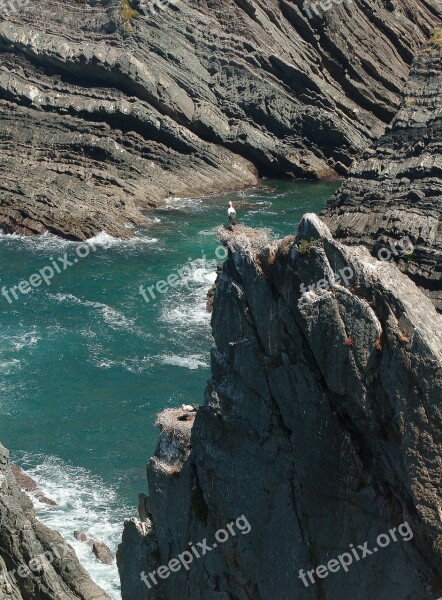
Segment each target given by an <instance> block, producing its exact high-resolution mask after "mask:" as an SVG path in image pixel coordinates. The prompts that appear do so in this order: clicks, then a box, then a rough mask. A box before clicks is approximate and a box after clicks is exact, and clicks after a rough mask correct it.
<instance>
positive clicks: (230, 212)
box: [227, 202, 236, 225]
mask: <svg viewBox="0 0 442 600" xmlns="http://www.w3.org/2000/svg"><path fill="white" fill-rule="evenodd" d="M229 204H230V206H229V208H228V210H227V214H228V216H229V221H230V224H231V225H236V210H235V209H234V208H233V204H232V203H231V202H229Z"/></svg>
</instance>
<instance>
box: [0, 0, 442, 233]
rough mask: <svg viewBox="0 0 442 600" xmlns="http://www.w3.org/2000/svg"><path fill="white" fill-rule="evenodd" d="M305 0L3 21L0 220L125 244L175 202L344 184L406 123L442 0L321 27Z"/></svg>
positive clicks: (15, 227) (86, 7) (63, 7)
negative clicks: (340, 180) (317, 183)
mask: <svg viewBox="0 0 442 600" xmlns="http://www.w3.org/2000/svg"><path fill="white" fill-rule="evenodd" d="M163 4H164V3H163ZM166 4H167V3H166ZM303 4H304V2H303V0H296V2H287V1H285V0H283V1H282V2H276V1H274V0H247V1H243V0H241V1H236V0H222V1H221V0H218V1H217V2H216V3H215V4H213V3H208V2H206V0H202V1H200V0H198V2H197V1H196V0H192V1H189V2H188V3H184V2H182V1H181V0H176V2H174V3H170V4H167V6H166V7H163V9H160V8H158V6H157V8H156V9H155V6H154V3H151V4H147V5H146V6H147V8H145V9H144V10H145V11H146V14H147V15H148V16H146V15H145V14H143V13H142V11H141V7H140V6H138V5H137V4H134V5H133V8H131V6H130V4H129V0H101V1H97V0H87V1H86V2H84V3H81V2H77V1H75V0H69V1H61V0H44V1H42V2H39V4H38V11H37V10H36V8H35V5H34V3H22V4H21V5H20V10H19V11H18V12H15V13H13V14H11V15H9V16H7V15H4V18H3V19H2V20H1V21H0V63H1V64H0V115H1V118H2V123H3V127H2V131H1V134H0V177H1V179H0V181H1V189H0V226H1V227H2V228H3V230H4V231H7V232H18V233H24V234H33V233H43V232H45V231H50V232H52V233H55V234H58V235H61V236H64V237H67V238H73V239H85V238H88V237H91V236H93V235H95V234H97V233H99V232H100V231H101V230H105V231H107V232H108V233H109V234H111V235H115V236H120V237H128V236H130V235H131V229H130V228H129V229H128V227H127V226H128V225H129V226H133V225H140V224H143V223H146V222H147V216H146V213H145V211H146V209H149V208H151V207H152V206H154V205H156V204H157V203H158V201H159V200H161V199H162V198H165V197H168V196H189V195H201V194H205V193H208V192H219V191H221V190H227V189H238V188H241V187H246V186H251V185H254V184H256V182H257V173H258V172H259V174H261V175H270V176H288V177H311V178H319V179H322V178H335V177H336V176H337V175H343V174H345V173H346V172H347V171H348V169H349V167H350V165H351V163H352V160H353V158H354V157H355V156H356V155H358V153H359V152H360V151H361V150H363V149H364V148H365V147H366V146H367V145H369V144H370V142H371V141H372V140H374V139H377V138H378V137H379V136H380V135H381V134H382V133H383V131H384V129H385V126H386V125H387V124H388V123H389V122H390V121H391V119H392V118H393V116H394V114H395V113H396V111H397V107H398V106H399V103H400V99H401V91H402V89H403V86H404V84H405V81H406V79H407V75H408V71H409V67H410V64H411V61H412V58H413V56H414V55H415V53H416V51H417V49H418V48H419V47H420V46H421V45H422V43H423V42H424V40H425V39H426V38H427V37H428V35H429V34H430V32H431V31H432V29H433V28H434V26H435V25H436V24H437V23H438V21H439V20H440V16H441V8H440V3H439V2H438V0H400V1H399V0H389V1H388V2H385V1H384V0H352V1H350V0H345V2H342V3H341V4H338V3H336V4H333V3H331V6H330V7H329V10H325V11H324V10H322V9H321V10H320V11H319V14H317V13H316V12H315V11H313V13H311V11H310V17H311V18H309V12H308V11H307V10H305V8H304V7H303ZM151 9H152V10H151Z"/></svg>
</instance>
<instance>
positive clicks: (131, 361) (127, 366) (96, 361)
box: [91, 348, 154, 375]
mask: <svg viewBox="0 0 442 600" xmlns="http://www.w3.org/2000/svg"><path fill="white" fill-rule="evenodd" d="M101 350H103V351H104V350H105V349H101V348H98V349H97V348H96V349H95V352H91V354H92V360H91V362H92V364H93V365H95V366H96V367H97V368H98V369H112V368H114V367H121V368H122V369H124V370H125V371H129V373H134V374H137V375H139V374H140V373H145V372H146V371H148V370H149V369H150V368H151V367H152V364H153V363H154V359H153V357H149V356H143V357H132V358H125V359H124V360H113V359H111V358H107V357H101V356H100V353H101V352H100V351H101Z"/></svg>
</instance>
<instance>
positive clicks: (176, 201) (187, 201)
mask: <svg viewBox="0 0 442 600" xmlns="http://www.w3.org/2000/svg"><path fill="white" fill-rule="evenodd" d="M202 203H203V199H202V198H179V197H178V196H176V197H170V198H165V200H164V203H163V204H161V206H160V208H161V209H163V210H164V209H168V210H182V209H183V208H192V209H195V208H197V207H199V206H201V205H202Z"/></svg>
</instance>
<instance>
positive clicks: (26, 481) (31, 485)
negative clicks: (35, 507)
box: [11, 464, 57, 506]
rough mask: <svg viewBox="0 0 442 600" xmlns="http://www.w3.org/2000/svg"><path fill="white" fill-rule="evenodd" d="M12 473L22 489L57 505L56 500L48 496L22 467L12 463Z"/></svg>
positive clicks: (38, 498)
mask: <svg viewBox="0 0 442 600" xmlns="http://www.w3.org/2000/svg"><path fill="white" fill-rule="evenodd" d="M11 473H12V474H13V475H14V477H15V481H16V482H17V484H18V486H19V487H20V489H21V490H23V491H25V492H28V493H30V494H32V495H33V496H34V497H35V498H36V499H37V500H39V501H40V502H42V503H43V504H49V506H56V504H57V503H56V502H55V501H54V500H52V499H51V498H48V497H47V496H46V495H45V494H44V493H43V492H42V491H41V489H40V488H39V487H38V484H37V482H36V481H34V480H33V479H32V477H29V475H27V474H26V473H25V472H24V471H22V469H20V467H18V466H17V465H13V464H11Z"/></svg>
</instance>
